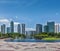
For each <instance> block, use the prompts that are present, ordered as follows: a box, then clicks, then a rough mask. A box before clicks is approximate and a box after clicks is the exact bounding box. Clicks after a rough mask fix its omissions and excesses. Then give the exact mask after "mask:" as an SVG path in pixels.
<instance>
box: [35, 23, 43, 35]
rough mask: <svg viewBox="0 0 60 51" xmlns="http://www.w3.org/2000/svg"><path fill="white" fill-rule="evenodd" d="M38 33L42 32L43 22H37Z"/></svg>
mask: <svg viewBox="0 0 60 51" xmlns="http://www.w3.org/2000/svg"><path fill="white" fill-rule="evenodd" d="M36 33H37V34H39V33H42V25H41V24H36Z"/></svg>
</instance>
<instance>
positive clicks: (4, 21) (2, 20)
mask: <svg viewBox="0 0 60 51" xmlns="http://www.w3.org/2000/svg"><path fill="white" fill-rule="evenodd" d="M0 23H9V20H8V19H0Z"/></svg>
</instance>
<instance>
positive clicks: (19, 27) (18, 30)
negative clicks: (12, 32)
mask: <svg viewBox="0 0 60 51" xmlns="http://www.w3.org/2000/svg"><path fill="white" fill-rule="evenodd" d="M17 32H18V33H19V34H21V26H20V24H18V26H17Z"/></svg>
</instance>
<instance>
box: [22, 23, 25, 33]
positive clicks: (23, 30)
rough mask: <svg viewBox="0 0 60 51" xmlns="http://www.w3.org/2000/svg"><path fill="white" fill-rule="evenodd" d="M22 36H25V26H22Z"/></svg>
mask: <svg viewBox="0 0 60 51" xmlns="http://www.w3.org/2000/svg"><path fill="white" fill-rule="evenodd" d="M22 34H25V24H22Z"/></svg>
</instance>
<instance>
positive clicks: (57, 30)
mask: <svg viewBox="0 0 60 51" xmlns="http://www.w3.org/2000/svg"><path fill="white" fill-rule="evenodd" d="M59 30H60V25H59V24H55V33H59Z"/></svg>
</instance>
